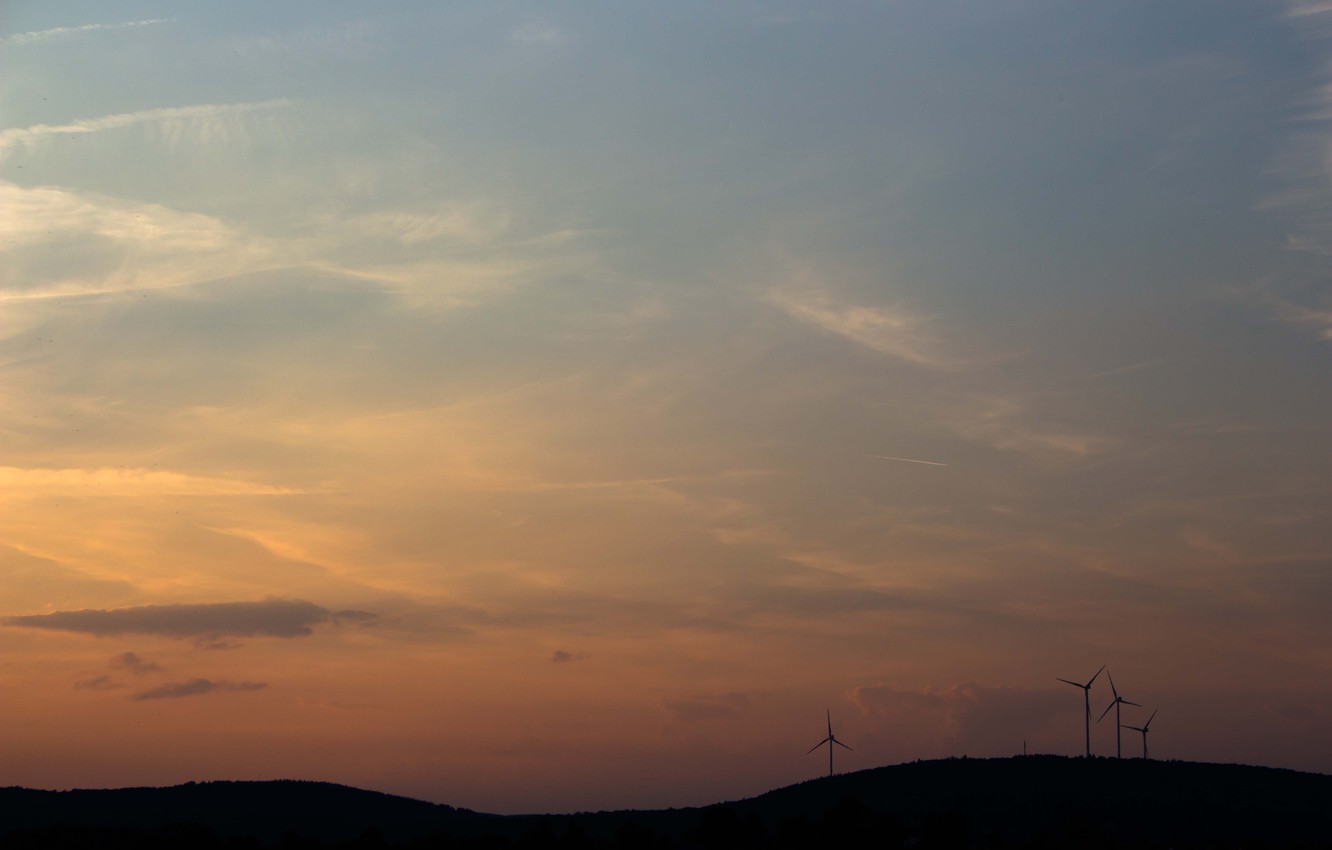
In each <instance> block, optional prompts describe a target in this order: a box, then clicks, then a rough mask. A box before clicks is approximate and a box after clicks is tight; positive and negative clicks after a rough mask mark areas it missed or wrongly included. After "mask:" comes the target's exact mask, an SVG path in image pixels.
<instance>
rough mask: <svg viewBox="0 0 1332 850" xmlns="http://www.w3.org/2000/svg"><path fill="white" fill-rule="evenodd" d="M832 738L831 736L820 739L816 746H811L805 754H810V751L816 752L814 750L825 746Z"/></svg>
mask: <svg viewBox="0 0 1332 850" xmlns="http://www.w3.org/2000/svg"><path fill="white" fill-rule="evenodd" d="M831 740H832V739H831V738H824V739H823V740H822V741H819V742H818V743H817V744H815V745H814V746H812V747H810V748H809V749H808V750H807V751H806V752H805V755H809V754H810V753H812V752H814V751H815V750H817V749H818V748H819V747H821V746H823V745H824V744H826V743H828V742H829V741H831Z"/></svg>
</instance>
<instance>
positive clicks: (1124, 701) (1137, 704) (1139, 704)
mask: <svg viewBox="0 0 1332 850" xmlns="http://www.w3.org/2000/svg"><path fill="white" fill-rule="evenodd" d="M1120 702H1122V703H1124V705H1136V706H1137V707H1138V708H1142V703H1140V702H1129V701H1128V700H1126V699H1122V700H1120Z"/></svg>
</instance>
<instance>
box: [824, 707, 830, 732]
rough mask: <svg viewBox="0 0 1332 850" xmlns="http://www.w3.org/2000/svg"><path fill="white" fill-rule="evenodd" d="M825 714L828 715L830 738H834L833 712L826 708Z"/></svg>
mask: <svg viewBox="0 0 1332 850" xmlns="http://www.w3.org/2000/svg"><path fill="white" fill-rule="evenodd" d="M823 713H824V714H826V715H828V737H829V738H831V737H832V712H831V711H829V710H828V709H826V708H825V709H824V710H823Z"/></svg>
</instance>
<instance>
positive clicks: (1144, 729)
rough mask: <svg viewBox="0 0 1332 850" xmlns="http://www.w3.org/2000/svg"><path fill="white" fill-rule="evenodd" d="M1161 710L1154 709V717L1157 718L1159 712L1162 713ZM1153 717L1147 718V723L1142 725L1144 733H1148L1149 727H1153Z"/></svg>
mask: <svg viewBox="0 0 1332 850" xmlns="http://www.w3.org/2000/svg"><path fill="white" fill-rule="evenodd" d="M1160 710H1161V709H1159V708H1153V709H1152V717H1155V716H1156V712H1158V711H1160ZM1152 717H1149V718H1147V722H1146V723H1144V724H1142V731H1144V732H1146V731H1147V727H1148V726H1151V725H1152Z"/></svg>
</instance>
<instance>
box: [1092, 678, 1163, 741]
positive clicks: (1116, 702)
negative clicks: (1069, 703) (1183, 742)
mask: <svg viewBox="0 0 1332 850" xmlns="http://www.w3.org/2000/svg"><path fill="white" fill-rule="evenodd" d="M1105 677H1106V678H1107V679H1109V680H1110V693H1112V694H1114V695H1115V698H1114V699H1113V700H1111V701H1110V704H1109V705H1107V706H1106V707H1105V711H1102V712H1101V716H1100V717H1098V718H1096V722H1097V723H1100V722H1101V721H1102V720H1104V719H1105V716H1106V715H1107V714H1109V713H1110V709H1112V708H1113V709H1114V710H1115V758H1120V759H1122V758H1123V757H1124V750H1123V746H1122V743H1121V738H1120V736H1121V734H1122V733H1123V731H1124V724H1122V723H1120V722H1119V707H1120V706H1121V705H1136V706H1137V707H1138V708H1142V703H1140V702H1129V701H1128V700H1126V699H1124V698H1123V697H1121V696H1120V695H1119V691H1117V690H1115V677H1114V676H1111V675H1110V672H1109V671H1108V670H1107V671H1106V674H1105ZM1147 722H1148V723H1151V721H1150V720H1148V721H1147ZM1143 734H1144V735H1145V734H1146V733H1143ZM1146 740H1147V739H1146V738H1145V737H1144V738H1143V743H1144V744H1145V743H1146Z"/></svg>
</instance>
